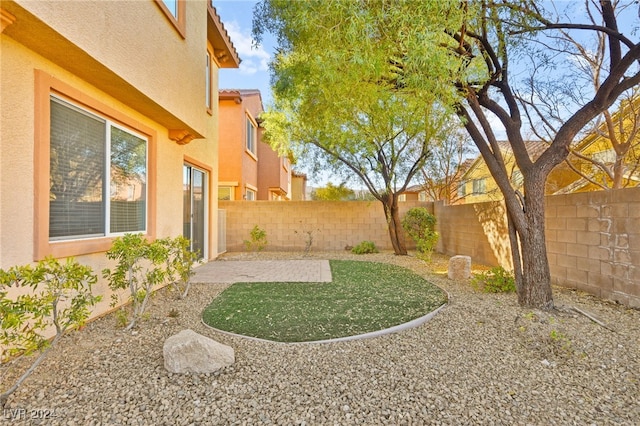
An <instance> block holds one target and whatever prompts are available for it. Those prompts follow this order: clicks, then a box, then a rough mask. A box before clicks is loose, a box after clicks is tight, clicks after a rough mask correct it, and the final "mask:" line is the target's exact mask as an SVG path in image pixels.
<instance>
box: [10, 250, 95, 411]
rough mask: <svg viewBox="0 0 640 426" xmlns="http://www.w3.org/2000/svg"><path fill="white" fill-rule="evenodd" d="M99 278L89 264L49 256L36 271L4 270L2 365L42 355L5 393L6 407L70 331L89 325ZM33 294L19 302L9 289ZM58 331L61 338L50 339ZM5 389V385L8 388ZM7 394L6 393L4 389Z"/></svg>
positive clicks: (22, 269) (22, 297)
mask: <svg viewBox="0 0 640 426" xmlns="http://www.w3.org/2000/svg"><path fill="white" fill-rule="evenodd" d="M96 281H97V277H96V275H95V274H94V273H93V271H92V269H91V268H90V267H88V266H84V265H80V264H79V263H77V262H76V261H75V260H74V259H72V258H69V259H67V260H66V262H65V263H64V264H61V263H60V262H59V261H58V260H56V259H53V258H46V259H44V260H42V261H40V262H38V264H37V265H36V266H35V267H33V266H31V265H25V266H14V267H12V268H10V269H9V270H7V271H5V270H3V269H0V329H1V330H0V364H3V363H5V362H9V360H10V359H12V358H15V357H20V356H23V355H29V354H30V353H33V352H35V351H40V354H39V355H38V357H36V358H35V359H34V360H33V361H32V362H31V366H30V367H29V368H28V369H27V370H26V371H25V372H24V373H23V374H22V375H21V376H20V377H19V378H18V379H17V380H16V382H15V383H13V384H12V385H11V386H9V387H8V388H6V390H4V391H3V392H2V393H1V394H0V408H3V407H4V406H5V404H6V402H7V399H8V398H9V396H10V395H11V394H12V393H13V392H15V391H16V390H17V389H18V387H19V386H20V385H21V384H22V382H24V381H25V380H26V379H27V377H29V376H30V375H31V373H33V371H34V370H35V369H36V367H37V366H38V365H39V364H40V363H41V362H42V360H43V359H44V357H45V356H46V354H47V352H48V350H49V349H50V348H51V347H53V346H55V344H56V343H57V342H58V340H59V339H60V337H62V335H63V334H64V333H65V332H66V331H67V330H70V329H74V328H78V327H80V326H82V325H83V324H84V322H85V321H86V320H87V318H88V317H89V314H90V310H89V308H90V307H91V306H94V305H95V304H96V303H98V302H99V301H100V299H101V297H100V296H94V295H93V294H92V286H93V284H95V283H96ZM12 287H13V288H25V287H29V288H30V290H29V291H28V292H26V293H25V294H21V295H19V296H17V297H15V298H12V299H10V298H9V297H8V294H9V288H12ZM51 327H53V328H54V330H55V336H54V337H53V339H52V340H51V341H50V340H48V339H47V338H46V337H45V332H46V330H47V329H49V328H51ZM2 385H3V386H2V388H3V389H4V385H5V383H3V384H2ZM0 390H2V389H0Z"/></svg>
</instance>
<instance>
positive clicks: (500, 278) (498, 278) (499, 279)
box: [471, 266, 516, 293]
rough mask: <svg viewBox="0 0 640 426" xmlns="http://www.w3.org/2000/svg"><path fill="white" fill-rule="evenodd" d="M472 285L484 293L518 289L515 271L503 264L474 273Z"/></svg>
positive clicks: (508, 291)
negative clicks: (505, 267) (509, 269)
mask: <svg viewBox="0 0 640 426" xmlns="http://www.w3.org/2000/svg"><path fill="white" fill-rule="evenodd" d="M471 285H472V286H473V287H474V288H475V289H477V290H480V291H482V292H484V293H513V292H515V291H516V280H515V277H514V276H513V273H512V272H509V271H507V270H506V269H504V268H503V267H502V266H496V267H493V268H491V269H490V270H488V271H485V272H481V273H478V274H473V277H471Z"/></svg>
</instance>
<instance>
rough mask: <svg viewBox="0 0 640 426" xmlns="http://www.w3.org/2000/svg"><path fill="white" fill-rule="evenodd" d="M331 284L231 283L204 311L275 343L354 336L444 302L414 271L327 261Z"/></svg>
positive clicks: (228, 327)
mask: <svg viewBox="0 0 640 426" xmlns="http://www.w3.org/2000/svg"><path fill="white" fill-rule="evenodd" d="M330 264H331V272H332V275H333V282H331V283H236V284H233V285H232V286H230V287H229V288H227V289H226V290H225V291H223V292H222V293H221V294H220V295H219V296H218V297H216V298H215V299H214V300H213V302H212V303H211V304H210V305H209V306H207V307H206V308H205V310H204V312H203V319H204V322H205V323H206V324H208V325H210V326H212V327H214V328H217V329H220V330H225V331H229V332H232V333H237V334H242V335H245V336H252V337H259V338H262V339H268V340H274V341H278V342H308V341H314V340H323V339H334V338H338V337H344V336H353V335H357V334H362V333H367V332H371V331H376V330H382V329H385V328H388V327H393V326H395V325H399V324H403V323H405V322H408V321H411V320H413V319H415V318H418V317H421V316H423V315H426V314H427V313H429V312H431V311H432V310H434V309H436V308H437V307H439V306H440V305H442V304H443V303H444V302H446V294H445V293H444V292H443V291H442V290H440V289H439V288H438V287H436V286H434V285H433V284H430V283H429V282H427V281H426V280H425V279H424V278H422V277H420V276H419V275H416V274H414V273H413V272H411V271H409V270H407V269H405V268H401V267H398V266H394V265H388V264H385V263H375V262H360V261H343V260H340V261H338V260H332V261H330Z"/></svg>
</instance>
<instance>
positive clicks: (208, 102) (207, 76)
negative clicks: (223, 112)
mask: <svg viewBox="0 0 640 426" xmlns="http://www.w3.org/2000/svg"><path fill="white" fill-rule="evenodd" d="M206 60H207V63H206V65H205V77H204V78H205V83H204V85H205V94H204V99H205V105H206V107H207V110H208V111H210V110H211V54H210V53H209V52H207V58H206Z"/></svg>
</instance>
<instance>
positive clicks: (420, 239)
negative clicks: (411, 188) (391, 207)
mask: <svg viewBox="0 0 640 426" xmlns="http://www.w3.org/2000/svg"><path fill="white" fill-rule="evenodd" d="M435 226H436V217H435V216H434V215H432V214H431V213H429V211H428V210H427V209H425V208H424V207H414V208H412V209H409V211H407V213H406V214H405V216H404V218H403V219H402V228H403V229H404V230H405V232H406V233H407V234H409V236H410V237H411V239H413V241H414V242H415V243H416V250H417V252H418V257H419V258H420V259H423V260H427V261H430V260H431V254H432V253H433V250H434V249H435V247H436V244H437V243H438V238H439V235H438V233H437V232H436V231H435Z"/></svg>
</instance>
